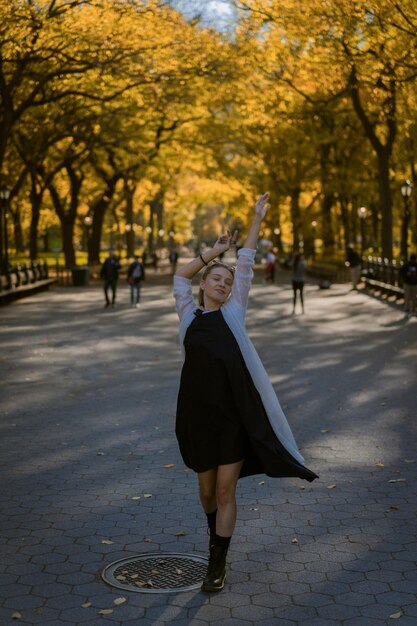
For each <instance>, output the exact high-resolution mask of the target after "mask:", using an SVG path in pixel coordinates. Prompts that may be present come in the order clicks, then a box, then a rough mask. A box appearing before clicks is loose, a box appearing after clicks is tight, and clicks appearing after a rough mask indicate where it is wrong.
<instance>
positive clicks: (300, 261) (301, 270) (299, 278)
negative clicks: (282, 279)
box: [292, 253, 306, 315]
mask: <svg viewBox="0 0 417 626" xmlns="http://www.w3.org/2000/svg"><path fill="white" fill-rule="evenodd" d="M305 270H306V264H305V261H304V255H303V254H301V253H297V254H296V255H295V257H294V260H293V262H292V290H293V307H292V312H293V315H294V313H295V305H296V304H297V291H299V292H300V302H301V311H302V312H303V313H304V295H303V291H304V274H305Z"/></svg>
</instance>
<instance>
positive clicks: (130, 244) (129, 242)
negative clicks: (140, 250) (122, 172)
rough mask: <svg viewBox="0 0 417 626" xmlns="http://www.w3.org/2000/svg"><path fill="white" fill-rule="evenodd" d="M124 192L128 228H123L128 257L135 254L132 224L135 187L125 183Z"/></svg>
mask: <svg viewBox="0 0 417 626" xmlns="http://www.w3.org/2000/svg"><path fill="white" fill-rule="evenodd" d="M125 193H126V226H127V225H128V224H129V225H130V228H129V229H128V230H125V234H126V254H127V256H128V257H132V256H134V254H135V228H134V225H133V195H134V193H135V188H134V187H131V186H129V185H128V184H126V185H125Z"/></svg>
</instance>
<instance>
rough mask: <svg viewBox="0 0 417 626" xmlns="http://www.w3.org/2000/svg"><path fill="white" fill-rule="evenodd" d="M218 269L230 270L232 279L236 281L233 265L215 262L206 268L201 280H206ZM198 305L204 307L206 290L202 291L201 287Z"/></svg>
mask: <svg viewBox="0 0 417 626" xmlns="http://www.w3.org/2000/svg"><path fill="white" fill-rule="evenodd" d="M218 267H224V268H225V269H226V270H228V271H229V272H230V273H231V275H232V278H233V279H234V277H235V268H234V267H232V266H231V265H227V263H222V262H221V261H214V262H213V263H209V264H208V265H207V267H206V268H205V270H204V272H203V275H202V277H201V280H206V278H207V276H208V275H209V274H210V272H211V270H214V269H216V268H218ZM198 304H199V306H204V289H202V288H201V287H200V289H199V292H198Z"/></svg>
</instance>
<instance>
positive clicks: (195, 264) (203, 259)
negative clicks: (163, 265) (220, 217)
mask: <svg viewBox="0 0 417 626" xmlns="http://www.w3.org/2000/svg"><path fill="white" fill-rule="evenodd" d="M236 239H237V230H235V232H234V233H233V235H231V234H230V232H229V231H228V232H227V235H220V237H219V238H218V240H217V241H216V243H215V244H214V246H213V247H212V248H208V249H207V250H204V252H202V253H201V254H199V255H198V257H196V258H195V259H193V260H192V261H190V262H189V263H187V264H186V265H183V266H182V267H180V268H179V269H177V271H176V272H175V276H182V277H183V278H193V276H195V275H196V274H197V273H198V272H199V271H200V270H201V269H202V268H203V267H204V266H205V265H208V264H209V263H210V261H213V260H214V259H215V258H216V257H218V256H219V255H220V254H222V253H223V252H226V251H227V250H228V249H229V248H230V246H232V245H233V244H234V243H236Z"/></svg>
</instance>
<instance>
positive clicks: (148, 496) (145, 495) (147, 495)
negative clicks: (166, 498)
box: [143, 493, 152, 498]
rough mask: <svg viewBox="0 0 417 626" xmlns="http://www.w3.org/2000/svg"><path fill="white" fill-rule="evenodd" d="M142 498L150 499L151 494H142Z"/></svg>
mask: <svg viewBox="0 0 417 626" xmlns="http://www.w3.org/2000/svg"><path fill="white" fill-rule="evenodd" d="M143 497H144V498H152V494H151V493H144V494H143Z"/></svg>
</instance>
